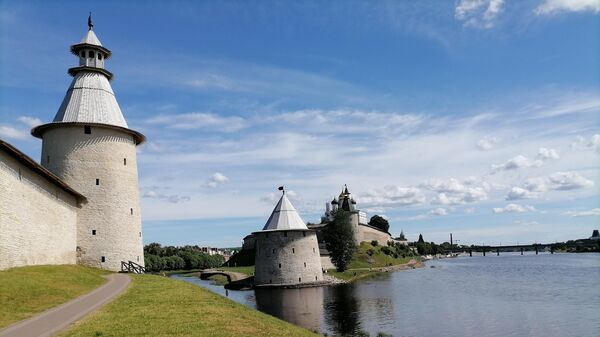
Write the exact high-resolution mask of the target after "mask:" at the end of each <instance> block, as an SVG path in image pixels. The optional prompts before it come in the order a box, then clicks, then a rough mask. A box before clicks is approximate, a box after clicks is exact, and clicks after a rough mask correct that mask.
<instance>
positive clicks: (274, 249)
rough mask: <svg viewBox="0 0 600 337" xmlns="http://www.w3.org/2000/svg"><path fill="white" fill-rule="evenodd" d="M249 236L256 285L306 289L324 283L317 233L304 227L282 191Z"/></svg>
mask: <svg viewBox="0 0 600 337" xmlns="http://www.w3.org/2000/svg"><path fill="white" fill-rule="evenodd" d="M281 189H282V190H283V188H281ZM252 234H254V235H255V237H256V258H255V269H256V270H255V276H254V284H255V286H257V287H286V286H302V285H304V286H309V285H312V284H318V283H322V282H323V270H322V269H321V257H320V254H319V244H318V242H317V234H316V232H315V231H314V230H310V229H308V228H307V227H306V224H305V223H304V221H303V220H302V218H300V215H298V212H296V209H295V208H294V206H293V205H292V203H291V202H290V200H289V199H288V198H287V196H286V195H285V191H283V195H282V196H281V199H279V202H278V203H277V205H276V206H275V209H274V210H273V213H272V214H271V216H270V217H269V220H267V223H266V224H265V226H264V227H263V230H262V231H260V232H254V233H252Z"/></svg>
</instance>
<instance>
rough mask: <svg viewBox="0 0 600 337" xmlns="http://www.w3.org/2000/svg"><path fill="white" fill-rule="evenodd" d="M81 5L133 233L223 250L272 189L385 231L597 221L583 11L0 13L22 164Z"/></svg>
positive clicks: (462, 4)
mask: <svg viewBox="0 0 600 337" xmlns="http://www.w3.org/2000/svg"><path fill="white" fill-rule="evenodd" d="M88 11H92V12H93V18H94V24H95V32H96V34H97V35H98V37H99V38H100V40H101V41H102V43H103V45H104V46H106V47H107V48H109V49H111V50H112V51H113V57H112V58H111V59H109V60H108V61H107V68H108V69H109V70H110V71H112V72H113V73H114V74H115V78H114V80H113V81H112V85H113V89H114V91H115V93H116V95H117V99H118V101H119V104H120V106H121V109H122V110H123V112H124V115H125V118H126V119H127V121H128V123H129V125H130V127H131V128H133V129H135V130H138V131H140V132H142V133H144V134H145V135H146V136H147V137H148V142H147V143H146V144H144V145H143V146H142V147H140V148H139V158H138V161H139V169H140V189H141V191H140V193H141V195H142V196H143V197H142V199H141V200H142V216H143V225H144V239H145V241H146V242H147V243H148V242H153V241H157V242H161V243H164V244H199V245H212V246H237V245H239V244H240V242H241V238H242V237H243V236H245V235H246V234H248V233H250V232H252V231H255V230H258V229H260V228H261V227H262V226H263V224H264V222H265V221H266V219H267V218H268V215H269V213H270V211H271V209H272V207H273V206H274V203H275V201H276V198H277V196H278V194H277V190H276V188H277V186H279V185H286V186H287V189H288V190H289V191H290V192H289V195H290V197H291V198H292V201H293V202H294V203H295V206H296V208H297V209H298V210H299V211H300V212H301V215H302V216H303V218H304V219H305V220H306V221H312V222H315V221H317V220H318V219H319V216H320V214H321V213H322V211H323V209H324V204H325V202H326V201H328V200H331V198H332V197H333V196H334V195H336V194H338V193H339V191H340V189H341V188H342V186H343V185H344V184H348V186H349V188H350V190H351V192H353V194H354V195H355V197H356V199H357V201H358V205H359V208H361V209H363V210H366V211H367V212H368V214H369V216H371V215H374V214H381V215H385V216H386V217H387V218H388V219H389V220H390V223H391V232H392V234H395V235H397V234H398V233H399V232H400V230H404V232H405V233H406V234H407V235H408V237H409V239H412V240H414V239H416V238H417V236H418V234H419V233H422V234H423V235H424V237H425V239H426V240H428V241H437V242H441V241H444V240H447V239H448V236H449V233H450V232H452V233H454V237H455V238H456V239H459V240H461V243H493V244H495V243H516V242H521V243H522V242H535V241H537V242H547V241H554V240H566V239H571V238H581V237H587V236H589V235H591V232H592V229H595V228H599V227H600V224H599V223H598V221H599V220H600V201H599V198H598V195H599V192H600V187H599V186H600V169H599V168H600V117H599V116H600V114H599V113H600V36H599V35H600V16H599V14H600V1H599V0H531V1H508V0H507V1H502V0H462V1H418V2H417V1H390V2H386V1H380V2H372V1H339V2H316V1H315V2H312V1H311V2H280V1H277V2H275V1H274V2H270V1H260V2H258V1H257V2H253V1H240V2H237V1H227V2H208V1H207V2H197V1H175V2H158V1H147V2H133V1H118V2H117V1H104V2H101V3H99V2H86V1H77V2H75V1H73V2H70V1H69V2H67V1H52V2H42V1H39V2H30V1H18V2H16V1H0V138H2V139H4V140H7V141H9V142H10V143H12V144H14V145H15V146H17V147H18V148H19V149H21V150H23V151H24V152H25V153H27V154H28V155H30V156H31V157H33V158H35V159H38V158H39V153H40V142H39V140H37V139H35V138H33V137H31V136H29V134H28V132H29V129H30V127H31V126H33V125H36V124H38V123H40V122H47V121H50V120H51V119H52V118H53V116H54V114H55V113H56V110H57V109H58V107H59V105H60V102H61V101H62V98H63V96H64V93H65V91H66V89H67V87H68V85H69V83H70V81H71V78H70V77H69V76H68V75H67V73H66V71H67V69H68V68H69V67H72V66H73V65H75V64H76V62H77V60H76V59H75V57H74V56H72V55H71V54H70V53H69V52H68V48H69V46H70V45H71V44H74V43H77V42H78V41H79V40H80V39H81V37H82V36H83V35H84V33H85V31H86V29H87V27H86V20H87V13H88Z"/></svg>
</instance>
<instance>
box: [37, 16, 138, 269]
mask: <svg viewBox="0 0 600 337" xmlns="http://www.w3.org/2000/svg"><path fill="white" fill-rule="evenodd" d="M88 28H89V29H88V31H87V33H86V34H85V36H84V37H83V39H82V40H81V42H80V43H78V44H75V45H73V46H71V52H72V53H73V54H75V55H76V56H77V57H78V58H79V66H77V67H74V68H70V69H69V74H70V75H71V76H73V81H72V82H71V86H70V87H69V89H68V90H67V93H66V95H65V98H64V100H63V102H62V104H61V106H60V108H59V109H58V112H57V113H56V116H55V117H54V120H53V121H52V122H51V123H48V124H44V125H40V126H38V127H35V128H34V129H33V130H32V131H31V133H32V135H34V136H35V137H38V138H41V139H42V158H41V164H42V165H43V166H44V167H46V168H47V169H48V170H50V171H51V172H52V173H54V174H56V175H57V176H59V177H60V178H61V179H62V180H63V181H65V182H66V183H67V184H68V185H69V186H71V187H72V188H74V189H75V190H77V191H78V192H79V193H81V194H83V195H84V196H85V197H86V198H87V200H88V203H87V204H85V205H83V207H82V208H81V210H80V211H79V213H78V220H77V221H78V227H77V261H78V263H82V264H86V265H90V266H95V267H100V268H103V269H108V270H114V271H118V270H120V269H121V261H124V262H129V261H133V262H135V263H138V264H140V265H142V266H143V265H144V251H143V244H142V225H141V217H140V202H139V188H138V170H137V160H136V146H137V145H138V144H140V143H142V142H143V141H144V140H145V137H144V136H143V135H142V134H141V133H139V132H136V131H134V130H131V129H129V127H128V126H127V122H126V121H125V118H124V117H123V114H122V113H121V109H120V108H119V104H118V103H117V100H116V99H115V95H114V93H113V91H112V88H111V86H110V82H109V81H110V80H111V78H112V74H111V73H110V72H109V71H107V70H106V69H105V68H104V61H105V60H106V59H107V58H109V57H110V56H111V52H110V50H108V49H106V48H105V47H103V46H102V44H101V43H100V40H98V37H96V34H95V33H94V31H93V25H92V22H91V18H90V19H89V20H88Z"/></svg>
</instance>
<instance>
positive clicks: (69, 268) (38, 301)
mask: <svg viewBox="0 0 600 337" xmlns="http://www.w3.org/2000/svg"><path fill="white" fill-rule="evenodd" d="M107 273H108V272H105V271H102V270H99V269H94V268H87V267H82V266H76V265H63V266H32V267H22V268H12V269H8V270H4V271H0V328H2V327H5V326H8V325H9V324H11V323H14V322H17V321H20V320H23V319H25V318H28V317H31V316H33V315H34V314H36V313H39V312H42V311H44V310H46V309H49V308H51V307H54V306H56V305H59V304H61V303H64V302H67V301H69V300H71V299H73V298H75V297H77V296H80V295H83V294H85V293H87V292H90V291H91V290H93V289H94V288H97V287H99V286H100V285H102V284H103V283H104V282H106V279H105V278H103V277H102V276H101V275H104V274H107Z"/></svg>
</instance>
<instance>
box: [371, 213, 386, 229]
mask: <svg viewBox="0 0 600 337" xmlns="http://www.w3.org/2000/svg"><path fill="white" fill-rule="evenodd" d="M369 226H372V227H375V228H379V229H381V230H382V231H384V232H387V231H388V230H389V229H390V223H389V222H388V221H387V220H386V219H385V218H384V217H382V216H379V215H373V216H372V217H371V220H369Z"/></svg>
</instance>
